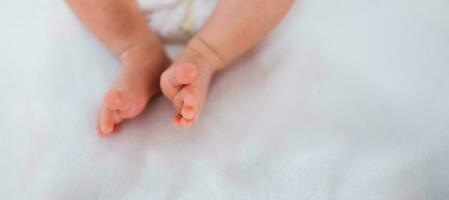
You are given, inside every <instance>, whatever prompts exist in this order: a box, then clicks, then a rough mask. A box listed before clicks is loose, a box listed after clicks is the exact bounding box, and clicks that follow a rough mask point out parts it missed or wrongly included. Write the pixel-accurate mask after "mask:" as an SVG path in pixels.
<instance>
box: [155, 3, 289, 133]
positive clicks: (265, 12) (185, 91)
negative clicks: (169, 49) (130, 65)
mask: <svg viewBox="0 0 449 200" xmlns="http://www.w3.org/2000/svg"><path fill="white" fill-rule="evenodd" d="M292 3H293V0H276V1H271V0H245V1H242V0H221V1H220V2H219V3H218V5H217V7H216V9H215V11H214V13H213V14H212V16H211V17H210V18H209V20H208V21H207V22H206V24H205V25H204V27H203V28H202V29H201V30H200V31H199V32H198V33H197V34H196V35H195V36H194V37H193V38H192V39H191V40H190V41H189V43H188V44H187V47H186V48H185V49H184V50H183V51H182V52H181V53H180V54H179V55H178V57H177V58H176V59H175V61H174V62H173V64H172V65H171V66H170V67H169V68H168V69H167V70H165V72H164V73H163V74H162V77H161V88H162V92H163V93H164V95H165V96H167V98H169V99H170V100H171V101H172V103H173V106H174V108H175V112H176V114H175V116H174V117H173V120H172V121H173V123H175V124H180V125H183V126H185V127H189V126H191V125H192V124H193V123H194V122H195V121H196V120H197V119H198V116H199V113H200V112H201V110H202V106H203V103H204V100H205V98H206V94H207V89H208V86H209V83H210V81H211V79H212V76H213V75H214V73H215V72H216V71H218V70H220V69H223V68H224V67H225V66H226V65H227V64H229V63H231V62H233V61H234V60H235V59H236V58H238V57H239V56H241V55H242V54H243V53H245V52H246V51H247V50H248V49H250V48H251V47H253V46H254V45H255V44H256V43H257V42H258V41H260V40H261V39H262V38H263V37H264V36H265V35H266V34H267V33H268V32H270V31H271V30H272V29H273V28H274V26H275V25H276V24H278V23H279V21H280V20H281V19H282V18H283V16H284V15H285V14H286V13H287V11H288V10H289V8H290V7H291V5H292Z"/></svg>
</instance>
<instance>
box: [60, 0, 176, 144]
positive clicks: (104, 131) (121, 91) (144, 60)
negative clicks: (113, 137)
mask: <svg viewBox="0 0 449 200" xmlns="http://www.w3.org/2000/svg"><path fill="white" fill-rule="evenodd" d="M67 3H68V4H69V6H70V7H71V8H72V9H73V10H74V12H75V13H76V14H77V15H78V17H79V18H80V19H81V21H82V22H83V23H84V24H85V25H86V26H87V27H88V29H89V30H90V31H91V32H92V33H94V35H95V36H96V37H97V38H98V39H99V40H101V41H102V42H104V43H105V44H106V45H107V46H108V47H109V48H110V49H111V50H112V51H113V52H114V53H115V54H116V55H117V56H118V57H120V60H121V62H122V67H121V70H120V73H119V74H118V76H117V77H116V79H115V80H114V82H113V83H112V85H111V88H110V89H109V90H108V91H107V92H106V94H105V96H104V101H103V105H102V107H101V108H100V113H99V116H98V121H97V132H98V133H99V135H100V136H106V135H108V134H111V133H113V132H114V131H115V130H116V129H117V128H118V126H119V125H120V123H121V122H122V121H123V120H125V119H130V118H133V117H135V116H137V115H138V114H140V113H141V112H142V110H143V109H144V107H145V105H146V104H147V102H148V101H149V99H150V98H151V96H153V95H154V94H155V93H157V92H158V90H159V87H158V86H159V77H160V75H161V73H162V71H163V70H164V69H165V67H166V66H168V65H169V60H168V58H167V57H166V55H165V53H164V51H163V49H162V43H161V41H160V39H159V38H158V36H157V35H156V34H155V33H154V32H152V31H151V30H150V29H149V28H148V26H147V24H146V22H145V18H144V16H143V14H142V13H141V11H140V10H139V9H138V7H137V5H136V2H135V1H134V0H95V1H93V0H67Z"/></svg>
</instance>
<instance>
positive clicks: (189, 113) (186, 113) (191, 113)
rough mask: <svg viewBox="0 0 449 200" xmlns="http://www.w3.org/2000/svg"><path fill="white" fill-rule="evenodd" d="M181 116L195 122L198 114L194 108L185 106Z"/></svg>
mask: <svg viewBox="0 0 449 200" xmlns="http://www.w3.org/2000/svg"><path fill="white" fill-rule="evenodd" d="M181 115H182V117H183V118H186V119H190V120H193V119H194V118H195V115H196V112H195V109H194V108H193V107H190V106H186V105H184V107H183V108H182V111H181Z"/></svg>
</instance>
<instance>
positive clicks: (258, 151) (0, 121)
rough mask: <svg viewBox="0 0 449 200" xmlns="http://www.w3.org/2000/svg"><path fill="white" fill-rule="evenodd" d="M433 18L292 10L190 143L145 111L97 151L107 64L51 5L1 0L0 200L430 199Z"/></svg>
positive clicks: (415, 7)
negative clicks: (97, 123) (96, 124)
mask: <svg viewBox="0 0 449 200" xmlns="http://www.w3.org/2000/svg"><path fill="white" fill-rule="evenodd" d="M448 6H449V2H448V1H447V0H428V1H419V0H408V1H404V0H377V1H372V0H339V1H335V0H305V1H298V2H296V4H295V6H294V8H293V9H292V11H291V13H290V14H289V16H288V17H287V19H286V20H285V21H284V22H283V23H282V24H281V25H280V26H279V27H278V28H277V29H276V30H275V31H274V32H273V33H272V34H271V35H270V36H269V37H268V38H267V40H266V41H265V42H263V43H262V44H261V45H260V46H259V47H258V48H257V49H256V50H254V51H252V52H250V53H249V54H248V55H247V56H246V57H245V58H243V59H242V60H241V61H239V62H237V63H236V64H235V65H234V66H233V68H231V69H229V70H227V71H226V72H224V73H223V74H221V75H220V76H218V77H217V79H216V80H215V82H214V84H213V86H212V88H211V91H210V94H209V98H208V101H207V103H206V105H205V109H204V113H203V115H202V116H201V119H200V121H199V122H198V124H197V125H195V126H194V127H193V128H191V129H183V128H178V127H173V126H172V125H171V124H170V122H169V121H170V116H171V115H172V114H173V112H172V109H171V107H170V104H169V102H168V101H167V100H165V99H164V98H161V97H158V98H156V99H155V100H154V102H153V103H152V104H151V105H150V106H149V107H148V109H147V110H146V111H145V113H144V114H143V115H142V116H141V117H139V118H138V119H136V120H134V121H131V122H129V123H127V124H126V125H125V126H124V127H123V131H122V132H121V133H120V134H119V135H116V136H114V137H110V138H107V139H102V138H98V137H97V136H96V135H95V130H94V121H95V117H96V115H95V113H96V109H97V108H98V105H99V103H100V101H101V98H102V96H103V92H104V91H105V90H106V89H107V88H108V85H109V84H110V82H111V80H112V79H113V77H114V76H115V74H116V73H117V71H118V68H119V66H118V62H117V60H116V59H115V58H113V57H112V56H111V54H110V53H109V52H108V50H107V49H106V48H104V47H103V46H102V45H101V44H100V43H99V42H97V41H96V40H95V39H94V38H93V37H92V35H91V34H89V33H88V32H87V31H86V30H85V29H84V28H83V26H82V25H81V24H80V23H79V22H78V20H77V19H76V18H75V17H74V16H73V14H72V13H71V12H70V10H69V9H68V8H67V7H66V6H65V5H64V3H63V1H56V0H54V1H53V0H41V1H31V0H15V1H4V2H2V6H1V7H0V24H1V31H0V53H1V56H0V69H1V73H0V91H1V92H2V95H1V98H0V105H1V106H2V109H1V112H0V158H1V159H0V199H45V200H47V199H66V200H70V199H74V200H79V199H108V200H115V199H117V200H119V199H182V200H184V199H194V200H197V199H275V200H278V199H307V200H325V199H326V200H327V199H338V200H340V199H341V200H348V199H357V200H360V199H373V200H379V199H392V200H393V199H394V200H398V199H404V200H409V199H446V198H447V196H449V192H448V191H449V190H448V188H449V148H448V143H449V136H448V135H449V133H448V128H449V125H448V124H449V123H448V121H449V104H448V102H449V93H448V91H449V79H448V78H447V76H448V74H449V69H448V66H449V37H448V36H449V14H448V12H447V10H448ZM172 52H175V51H172Z"/></svg>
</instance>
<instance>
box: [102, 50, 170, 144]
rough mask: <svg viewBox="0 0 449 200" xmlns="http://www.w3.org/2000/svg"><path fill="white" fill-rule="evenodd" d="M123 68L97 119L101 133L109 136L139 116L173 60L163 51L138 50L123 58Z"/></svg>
mask: <svg viewBox="0 0 449 200" xmlns="http://www.w3.org/2000/svg"><path fill="white" fill-rule="evenodd" d="M121 59H122V68H121V70H120V73H119V75H118V76H117V78H116V79H115V80H114V82H113V84H112V86H111V88H110V89H109V90H108V91H107V92H106V94H105V96H104V100H103V105H102V107H101V110H100V113H99V115H98V120H97V132H98V134H99V135H100V136H107V135H109V134H111V133H113V132H115V131H117V130H118V129H119V127H120V123H121V122H122V121H123V120H125V119H131V118H134V117H136V116H137V115H139V114H140V113H141V112H142V111H143V109H144V108H145V105H146V104H147V103H148V101H149V99H150V98H151V97H152V96H153V95H154V94H156V93H157V92H158V90H159V89H158V82H159V77H160V74H161V73H162V71H163V69H164V68H165V66H166V65H168V63H169V60H168V58H167V57H166V56H165V54H164V53H163V51H162V49H156V48H149V47H143V46H142V47H136V48H133V49H130V50H129V51H127V52H125V54H123V55H122V58H121Z"/></svg>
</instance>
